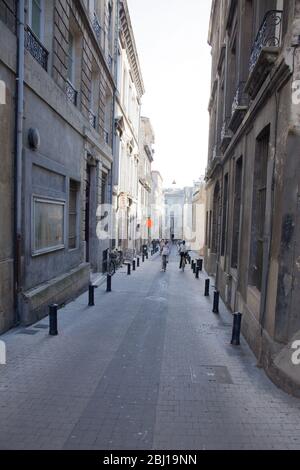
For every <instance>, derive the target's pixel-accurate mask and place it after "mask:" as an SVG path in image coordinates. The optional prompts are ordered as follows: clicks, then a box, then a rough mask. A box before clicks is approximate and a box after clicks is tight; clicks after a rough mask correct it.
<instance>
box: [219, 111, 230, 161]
mask: <svg viewBox="0 0 300 470" xmlns="http://www.w3.org/2000/svg"><path fill="white" fill-rule="evenodd" d="M228 123H229V118H226V119H225V121H224V122H223V126H222V129H221V145H220V148H221V150H222V152H223V153H224V152H225V150H226V149H227V147H228V145H229V144H230V141H231V139H232V132H231V131H230V130H229V127H228Z"/></svg>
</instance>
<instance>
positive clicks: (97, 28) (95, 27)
mask: <svg viewBox="0 0 300 470" xmlns="http://www.w3.org/2000/svg"><path fill="white" fill-rule="evenodd" d="M91 23H92V26H93V30H94V33H95V35H96V38H97V39H98V43H99V45H100V47H103V44H102V40H103V29H102V27H101V24H100V21H99V19H98V16H97V15H96V13H94V14H93V15H92V16H91Z"/></svg>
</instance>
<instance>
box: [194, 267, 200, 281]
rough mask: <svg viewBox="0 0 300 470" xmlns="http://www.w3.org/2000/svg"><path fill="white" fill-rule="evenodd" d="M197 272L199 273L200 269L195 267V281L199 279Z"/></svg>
mask: <svg viewBox="0 0 300 470" xmlns="http://www.w3.org/2000/svg"><path fill="white" fill-rule="evenodd" d="M199 272H200V268H199V267H198V266H197V267H196V276H195V277H196V279H199Z"/></svg>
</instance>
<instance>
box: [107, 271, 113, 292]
mask: <svg viewBox="0 0 300 470" xmlns="http://www.w3.org/2000/svg"><path fill="white" fill-rule="evenodd" d="M111 278H112V275H111V274H108V275H107V278H106V292H111Z"/></svg>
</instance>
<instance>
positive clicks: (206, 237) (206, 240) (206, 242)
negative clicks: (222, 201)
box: [205, 211, 208, 246]
mask: <svg viewBox="0 0 300 470" xmlns="http://www.w3.org/2000/svg"><path fill="white" fill-rule="evenodd" d="M205 220H206V227H205V245H206V246H208V211H206V219H205Z"/></svg>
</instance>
